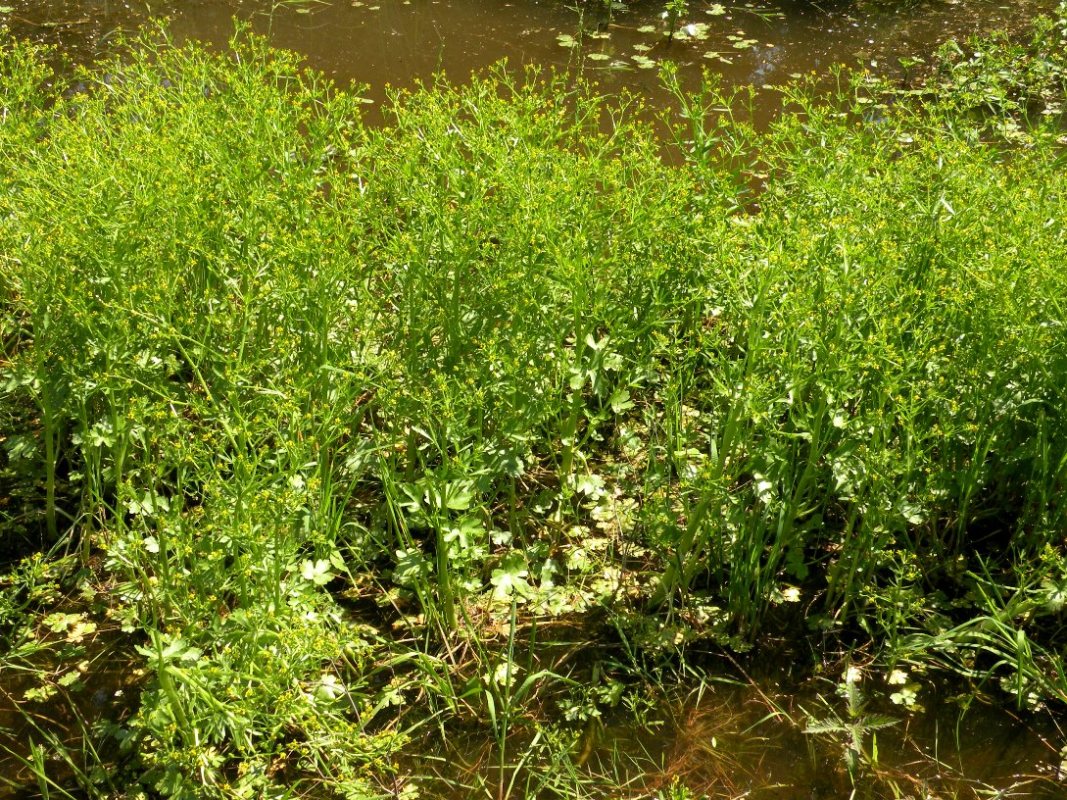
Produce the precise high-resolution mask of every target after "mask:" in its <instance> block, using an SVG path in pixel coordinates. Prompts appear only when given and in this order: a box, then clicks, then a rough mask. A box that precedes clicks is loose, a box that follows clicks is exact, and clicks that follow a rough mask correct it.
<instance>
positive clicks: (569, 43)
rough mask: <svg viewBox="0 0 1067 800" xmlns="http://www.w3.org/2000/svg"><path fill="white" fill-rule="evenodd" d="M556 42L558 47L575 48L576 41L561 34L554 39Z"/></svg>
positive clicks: (565, 34)
mask: <svg viewBox="0 0 1067 800" xmlns="http://www.w3.org/2000/svg"><path fill="white" fill-rule="evenodd" d="M556 41H557V42H558V43H559V45H560V47H577V46H578V40H577V39H575V38H574V37H573V36H571V35H570V34H569V33H561V34H560V35H559V36H557V37H556Z"/></svg>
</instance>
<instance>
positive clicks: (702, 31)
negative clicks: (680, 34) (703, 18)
mask: <svg viewBox="0 0 1067 800" xmlns="http://www.w3.org/2000/svg"><path fill="white" fill-rule="evenodd" d="M710 29H711V26H710V25H708V23H706V22H691V23H689V24H688V25H686V26H685V27H683V28H682V30H683V31H685V35H686V36H687V37H688V38H690V39H696V40H698V41H700V40H703V39H707V38H708V31H709V30H710ZM675 35H677V34H675Z"/></svg>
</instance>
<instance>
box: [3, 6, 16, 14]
mask: <svg viewBox="0 0 1067 800" xmlns="http://www.w3.org/2000/svg"><path fill="white" fill-rule="evenodd" d="M14 10H15V8H14V7H13V6H0V14H10V13H11V12H12V11H14Z"/></svg>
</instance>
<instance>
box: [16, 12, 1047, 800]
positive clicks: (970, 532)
mask: <svg viewBox="0 0 1067 800" xmlns="http://www.w3.org/2000/svg"><path fill="white" fill-rule="evenodd" d="M39 63H40V61H39V57H38V55H37V54H35V53H34V52H33V50H32V49H31V48H29V47H27V46H24V45H19V44H13V43H10V42H3V43H2V44H0V65H2V66H3V78H2V81H0V112H2V113H0V176H2V180H3V191H2V193H0V254H2V255H0V290H2V291H3V298H4V311H3V317H2V319H3V325H4V328H3V345H4V359H5V365H6V372H7V374H8V376H9V377H8V379H7V380H6V382H5V385H4V392H5V394H4V398H5V402H4V407H3V408H4V412H3V415H2V416H0V420H2V421H3V423H4V425H5V426H6V427H5V430H4V432H3V436H4V437H5V438H6V441H5V446H6V447H7V458H8V459H9V462H8V463H11V462H10V459H12V457H13V456H14V455H15V454H17V455H18V458H19V459H20V460H21V461H20V463H21V465H22V466H21V467H20V469H21V470H22V472H21V473H19V474H22V475H24V476H29V477H28V478H26V477H24V478H21V479H20V480H23V481H28V482H29V484H30V485H31V486H32V489H33V491H32V492H30V495H29V496H35V497H36V498H37V501H36V502H37V505H38V506H39V508H40V515H39V519H37V520H36V521H35V524H36V525H37V526H38V528H39V530H40V531H42V532H43V535H44V540H45V541H49V542H51V541H54V540H56V539H60V540H61V541H69V542H71V543H77V544H78V545H79V547H78V548H77V549H76V552H77V557H78V558H80V560H81V563H82V565H83V566H84V567H85V568H87V569H92V570H96V571H97V572H98V573H100V574H101V575H104V576H106V577H107V580H109V581H110V583H111V586H113V593H112V597H113V606H112V607H111V609H110V610H109V612H108V613H109V614H110V615H111V616H113V617H115V618H117V619H118V620H120V622H121V624H123V625H124V626H125V628H126V629H127V630H129V631H131V632H132V635H133V636H134V638H135V640H134V641H133V642H132V643H131V644H132V645H133V646H134V647H136V652H137V653H138V654H139V656H140V658H141V659H142V660H143V663H144V665H145V668H146V669H147V671H148V675H149V680H148V683H147V685H146V687H145V690H144V692H143V694H142V698H141V704H140V710H139V712H138V714H137V715H136V717H135V718H134V719H133V720H132V721H131V722H129V723H128V724H127V725H125V726H124V728H123V730H122V731H121V732H120V734H119V739H120V740H121V741H122V742H123V743H124V746H125V748H126V752H127V754H128V762H129V763H128V769H129V771H130V774H131V775H132V776H134V778H131V779H136V780H137V781H139V782H140V783H141V784H142V785H143V786H144V787H146V788H148V789H151V790H153V791H155V792H158V793H161V794H163V795H165V796H175V797H181V796H191V793H193V792H201V793H204V794H205V795H206V796H218V797H228V796H248V795H249V794H252V795H254V794H256V793H260V794H262V793H266V792H269V791H273V790H274V789H276V788H277V787H279V786H283V785H284V786H289V787H294V788H293V790H294V791H302V790H303V789H304V788H306V787H308V786H310V785H312V784H315V785H319V786H322V787H326V788H328V789H329V790H332V791H334V792H336V793H338V794H339V795H342V796H364V795H366V794H371V793H374V792H375V791H377V790H378V789H380V788H381V787H382V786H390V785H393V786H394V787H395V786H396V785H400V784H401V783H403V782H404V776H403V775H398V774H397V773H396V769H397V768H396V767H395V766H394V764H393V759H394V757H395V756H396V755H397V753H399V752H401V751H402V750H403V748H404V747H405V744H406V743H408V742H409V741H413V740H414V741H417V740H418V736H420V735H421V730H420V729H421V728H422V727H423V726H426V725H430V724H432V725H435V726H436V727H437V728H438V730H439V731H441V732H442V735H445V734H444V732H446V731H447V730H448V727H449V725H451V724H454V723H455V722H456V721H457V720H460V719H469V718H470V717H471V716H472V715H474V716H476V715H477V713H478V710H479V709H485V710H486V713H487V715H488V716H487V719H490V721H491V727H492V729H493V730H492V733H493V735H494V736H495V738H496V739H497V752H498V753H499V754H500V757H499V759H498V761H499V763H498V764H497V765H496V767H495V768H496V770H497V773H496V774H497V775H498V776H499V777H500V779H499V781H498V782H497V790H498V793H499V794H501V795H502V796H503V795H505V794H508V793H511V792H513V791H515V792H517V791H519V790H518V789H516V788H514V787H517V786H520V785H521V782H520V781H519V779H518V778H517V777H516V773H514V772H511V773H509V772H508V769H509V765H508V764H507V763H505V762H506V761H507V752H508V742H509V736H510V735H511V734H512V733H513V732H516V731H520V729H521V731H520V732H524V733H530V736H529V737H528V738H527V739H526V741H528V742H532V744H530V745H529V746H528V747H527V748H526V749H525V750H524V751H523V752H522V754H521V755H516V758H519V759H520V760H521V763H522V764H523V765H525V766H527V767H530V764H531V762H532V761H533V760H538V761H539V762H540V763H542V764H550V765H553V766H552V767H551V769H552V771H553V775H554V776H555V777H554V778H553V780H557V781H558V780H571V781H572V782H573V783H574V785H575V786H576V787H577V786H578V785H580V784H581V783H582V782H583V780H585V778H583V775H582V772H581V760H580V758H578V757H577V756H576V755H575V754H574V752H573V750H574V741H573V740H574V737H570V738H568V737H567V736H565V735H562V734H560V733H559V732H558V731H556V732H555V733H550V732H549V730H550V729H549V728H547V727H539V726H541V723H542V721H543V719H542V718H541V717H540V715H541V714H543V713H544V709H545V708H546V707H547V706H550V705H551V703H552V702H554V701H552V700H551V699H549V698H550V696H551V695H552V693H553V691H562V690H563V688H565V687H573V683H574V682H575V680H576V678H575V677H573V676H571V675H568V674H567V670H563V669H561V668H558V666H553V668H552V669H547V668H542V669H538V668H535V658H534V652H535V650H536V644H535V643H534V639H535V638H536V637H534V636H532V635H531V637H530V638H531V644H530V645H529V648H530V651H531V652H530V653H528V654H522V653H518V652H516V649H515V642H516V641H517V639H516V636H517V631H518V630H519V629H520V628H524V627H525V626H530V628H531V629H532V630H536V629H537V625H538V624H539V622H540V623H545V622H547V621H550V620H551V619H552V618H558V617H566V616H575V615H579V614H582V613H586V612H590V611H592V610H595V609H600V610H603V611H605V612H606V613H605V614H604V615H603V617H602V619H603V620H605V624H604V627H603V631H604V638H605V648H612V649H613V650H614V651H615V652H616V655H615V656H613V659H614V661H615V663H616V664H621V663H628V664H630V665H631V666H630V669H631V670H633V671H639V670H641V669H644V668H648V667H649V666H650V665H655V664H662V663H663V659H664V658H666V659H668V660H669V659H672V658H673V659H676V658H678V657H679V656H681V657H682V658H684V657H685V654H686V652H687V648H689V647H695V646H696V643H697V642H699V641H700V640H702V639H708V640H714V641H715V642H717V643H719V644H720V645H721V644H727V645H729V646H732V647H734V648H736V649H742V648H746V647H749V646H751V645H752V643H753V642H755V641H756V640H757V637H758V635H759V634H760V633H761V632H762V631H765V630H766V629H767V627H768V625H769V622H770V621H771V620H773V619H774V618H775V616H776V614H777V613H778V611H780V610H781V609H782V608H783V607H785V604H787V603H790V602H793V603H801V604H803V608H804V609H805V614H804V619H805V621H806V622H807V623H808V624H809V625H810V626H811V627H813V628H815V629H816V630H818V631H821V632H822V633H825V632H828V631H829V632H833V633H835V634H836V635H837V637H838V641H848V642H851V643H853V644H856V643H857V642H858V643H859V644H860V645H862V646H864V647H866V648H868V649H870V650H871V651H873V652H875V653H876V654H877V655H878V656H879V657H880V658H881V659H882V661H883V662H884V663H885V664H887V665H893V664H895V663H896V662H897V661H903V660H913V661H917V662H932V661H939V662H941V663H944V664H948V665H950V666H951V667H952V668H954V669H956V670H958V671H960V672H963V673H965V674H967V675H972V676H977V675H981V674H990V675H995V676H996V677H1003V678H1004V679H1005V681H1006V685H1008V687H1009V688H1010V689H1011V690H1012V692H1013V693H1014V694H1015V695H1016V696H1017V697H1018V698H1020V701H1021V702H1030V703H1040V702H1048V701H1050V700H1052V699H1058V700H1062V699H1063V697H1064V692H1065V689H1067V682H1065V680H1064V678H1063V676H1064V674H1065V669H1064V666H1063V661H1062V657H1060V656H1058V655H1057V652H1059V650H1060V649H1061V648H1062V641H1061V635H1062V632H1061V631H1059V629H1058V628H1057V627H1056V625H1055V624H1054V622H1053V621H1054V619H1055V615H1056V614H1057V613H1058V609H1059V607H1060V606H1062V595H1063V586H1064V575H1065V574H1067V566H1065V564H1067V561H1065V554H1064V552H1063V543H1062V531H1063V529H1064V527H1065V523H1067V520H1065V508H1064V504H1063V499H1062V498H1063V497H1064V492H1063V488H1064V486H1063V484H1064V479H1065V469H1067V437H1065V428H1064V417H1063V414H1064V398H1063V386H1064V385H1065V381H1064V376H1065V374H1067V353H1065V347H1064V337H1063V334H1062V325H1063V319H1062V310H1063V301H1064V297H1065V287H1064V279H1063V277H1062V270H1061V269H1060V265H1061V264H1062V263H1063V260H1064V257H1065V256H1067V252H1065V250H1067V237H1065V236H1064V231H1063V224H1062V222H1061V220H1063V219H1064V218H1065V214H1064V211H1065V209H1064V207H1063V204H1064V200H1063V198H1064V192H1063V189H1064V186H1063V182H1064V178H1063V174H1064V172H1063V169H1062V166H1063V163H1062V156H1061V154H1060V151H1059V150H1058V149H1056V147H1055V146H1053V143H1052V142H1053V136H1052V135H1046V134H1047V133H1048V130H1047V129H1035V130H1034V132H1033V133H1034V135H1033V136H1032V137H1031V139H1030V140H1029V143H1030V146H1029V147H1028V148H1026V149H1017V150H1014V151H1010V150H1008V149H1006V148H1005V147H1003V146H991V145H988V144H983V143H982V142H981V141H980V138H979V135H978V131H980V130H981V129H982V128H981V126H982V125H984V124H985V123H984V121H983V120H973V119H971V118H969V117H968V116H967V115H966V114H964V113H962V112H961V111H960V107H959V105H958V103H957V104H956V105H954V104H953V103H954V101H953V100H952V98H951V97H948V98H947V99H944V100H943V101H942V100H939V99H937V98H936V97H935V98H932V99H929V100H928V102H927V103H926V105H925V106H924V107H923V108H922V109H921V111H920V112H916V111H914V110H913V109H912V108H910V107H909V106H907V105H896V106H892V107H888V108H885V109H884V113H882V114H881V115H880V116H879V117H878V119H877V120H875V119H872V118H871V117H870V115H868V114H866V111H865V110H866V109H867V108H868V107H869V105H870V103H869V102H868V101H869V100H870V98H871V96H872V89H871V87H870V86H869V85H867V84H865V83H864V82H863V80H862V78H858V79H857V80H856V81H855V82H851V81H849V80H848V79H847V76H844V75H843V76H842V78H841V86H840V89H839V91H838V92H837V94H835V95H833V96H831V97H829V98H826V97H823V98H822V99H820V100H818V101H816V100H814V99H813V97H814V93H813V92H812V90H811V89H810V88H804V87H796V86H794V87H789V88H787V89H786V90H785V92H784V103H785V106H786V108H787V111H786V113H783V114H782V116H780V117H779V120H778V122H776V123H775V124H774V125H773V126H772V127H771V129H770V130H768V131H766V132H762V133H758V132H756V131H754V130H752V129H750V128H747V127H745V126H743V125H741V124H740V123H738V122H737V121H736V120H735V119H733V118H732V117H731V116H730V114H729V109H730V108H731V103H736V102H737V101H736V99H733V100H731V99H730V98H726V97H723V96H722V95H721V93H719V92H718V91H717V90H716V88H715V86H714V85H713V84H711V83H708V84H706V85H705V86H704V87H703V89H702V90H701V91H700V92H698V93H696V94H686V93H682V92H680V91H679V92H677V95H678V96H677V101H678V105H679V110H680V111H681V112H682V114H683V120H682V122H683V123H684V125H682V126H681V127H680V129H679V141H680V142H681V143H682V144H683V145H684V146H685V148H686V150H687V153H688V159H687V160H686V161H685V163H684V164H678V165H675V166H670V165H668V164H666V163H664V160H663V159H662V158H661V155H662V142H660V141H659V140H657V138H656V137H655V136H654V135H653V133H652V132H651V131H650V130H649V129H648V128H646V127H645V126H643V125H642V124H640V123H638V122H636V121H635V118H636V116H637V115H636V111H637V110H638V109H639V106H638V103H637V102H636V101H635V100H633V99H632V98H617V99H615V100H613V101H612V102H610V103H609V102H607V101H605V100H604V99H601V98H597V97H596V96H594V95H593V94H592V93H591V92H590V91H589V90H588V89H586V88H582V87H579V88H577V89H574V88H568V85H567V83H566V82H565V81H564V80H563V79H561V78H555V77H549V76H544V75H539V74H537V73H536V72H534V73H530V74H527V75H526V76H524V77H523V76H519V77H516V76H514V75H510V74H508V73H506V72H504V71H503V70H501V71H498V72H494V73H493V74H491V75H489V76H487V77H482V78H476V79H474V80H473V81H472V82H471V83H470V84H469V85H467V86H464V87H456V86H454V85H451V84H449V83H447V82H444V81H441V82H438V83H436V84H434V85H432V86H429V87H422V88H419V89H417V90H415V91H412V92H407V93H402V94H397V95H396V96H394V97H393V99H392V101H391V103H390V105H389V107H388V109H387V110H386V117H387V120H388V121H387V124H386V126H385V127H382V128H369V127H367V126H365V125H364V124H363V123H362V121H361V117H360V108H361V101H360V98H359V95H358V91H356V90H354V89H339V88H338V87H335V86H333V85H332V84H330V83H329V82H328V81H326V80H325V79H324V78H323V77H322V76H320V75H318V74H316V73H314V72H311V71H308V70H305V69H304V68H303V66H302V65H301V64H300V62H299V60H298V59H297V58H295V57H294V56H292V55H289V54H286V53H281V52H278V51H274V50H271V49H269V48H268V47H266V45H265V44H264V43H263V42H262V41H260V40H258V39H255V38H254V37H251V36H249V35H248V34H247V33H243V32H242V33H240V34H239V35H238V36H237V38H236V39H235V40H234V42H233V44H232V49H231V50H230V51H229V52H227V53H226V54H223V55H219V54H211V53H208V52H206V51H205V50H204V49H202V48H200V47H198V46H195V45H190V46H187V47H182V48H178V47H175V46H173V45H171V44H170V43H168V42H167V41H166V40H165V38H164V39H161V38H158V37H157V38H148V39H146V40H145V41H144V42H142V43H141V44H140V46H138V47H136V48H131V50H130V54H129V56H127V57H126V58H125V59H124V60H123V61H121V62H116V63H113V64H110V65H107V66H105V67H103V68H101V69H99V70H97V71H94V72H89V73H86V74H84V75H81V76H80V79H81V80H82V81H83V82H85V84H86V85H87V86H88V87H89V88H88V91H87V92H85V93H83V94H79V95H76V96H66V95H64V94H63V93H62V91H60V90H58V89H55V88H50V86H49V84H48V82H47V81H46V78H47V76H46V74H45V72H44V71H43V68H41V67H39V66H38V64H39ZM724 109H725V110H726V111H725V112H724V111H723V110H724ZM798 109H799V110H798ZM754 188H758V190H759V191H758V193H757V194H753V189H754ZM5 474H8V473H5ZM11 474H14V473H11ZM34 493H36V494H34ZM16 524H18V525H25V524H28V523H27V521H26V520H25V519H24V518H22V517H20V518H19V519H18V520H15V519H14V518H13V517H10V516H9V517H5V528H4V535H5V536H6V535H8V531H10V530H14V526H15V525H16ZM63 536H69V537H70V538H69V539H67V540H63V539H62V537H63ZM27 574H28V572H27ZM17 591H20V589H13V590H12V594H11V595H10V598H12V599H7V597H8V596H7V595H5V601H4V605H3V606H0V609H5V610H7V609H15V610H17V614H30V613H35V612H33V611H31V610H29V609H28V607H27V606H26V605H25V604H24V603H23V601H22V600H21V599H18V600H16V599H14V598H15V594H14V593H15V592H17ZM11 613H12V614H16V611H11ZM608 631H610V632H611V633H607V632H608ZM502 642H503V644H501V643H502ZM618 652H622V653H624V654H625V658H621V657H618V656H617V653H618ZM576 669H577V668H576ZM597 670H599V667H597V668H596V669H595V670H593V672H592V674H597V675H599V672H597ZM617 671H619V672H622V671H623V670H622V669H621V668H619V669H618V670H617ZM1038 676H1042V677H1040V679H1039V678H1038ZM1049 676H1051V677H1049ZM594 683H595V684H596V685H595V686H591V687H589V691H588V692H587V693H586V694H587V695H588V697H587V698H586V700H585V701H583V702H584V703H585V705H586V706H588V705H589V704H590V703H592V705H591V706H589V708H591V709H593V710H589V708H587V709H586V712H587V713H586V712H583V713H586V716H587V717H590V718H592V717H594V716H595V714H594V711H595V710H596V707H597V703H600V702H602V701H603V702H604V703H606V702H609V700H610V702H618V692H616V691H615V689H616V688H619V689H620V691H621V687H622V684H621V683H619V682H618V681H616V680H615V679H614V678H612V679H611V680H610V681H607V682H605V683H604V684H603V686H601V685H600V684H599V683H598V682H597V681H594ZM535 698H537V699H536V701H535ZM589 698H593V699H591V700H590V699H589ZM584 707H585V706H583V708H584ZM94 752H95V751H94ZM564 763H566V764H569V765H570V766H569V767H568V768H567V769H564V768H562V767H561V766H560V765H561V764H564ZM86 774H90V773H86ZM504 776H508V777H507V778H506V780H505V777H504ZM561 776H562V777H561ZM546 780H547V779H546ZM391 781H392V782H393V783H390V782H391ZM376 782H377V783H376ZM530 785H533V784H530ZM544 785H547V784H544ZM194 787H196V788H194ZM575 791H577V789H576V790H575ZM242 793H243V794H242Z"/></svg>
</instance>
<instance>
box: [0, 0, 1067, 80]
mask: <svg viewBox="0 0 1067 800" xmlns="http://www.w3.org/2000/svg"><path fill="white" fill-rule="evenodd" d="M1054 6H1055V0H1015V1H1014V2H1010V3H1009V2H1002V3H998V2H991V1H990V0H904V1H903V2H900V1H896V2H895V1H894V0H880V1H876V2H871V0H828V2H823V3H815V2H808V1H806V0H755V1H754V2H750V3H730V2H723V3H717V2H708V0H693V2H691V3H690V4H689V12H688V14H687V15H685V16H684V17H682V18H679V19H678V21H677V23H676V25H675V28H676V34H675V36H674V38H673V40H669V39H668V37H667V32H668V29H669V22H668V20H667V19H665V18H664V12H663V5H662V3H661V2H657V1H656V0H652V1H651V2H649V1H646V0H640V1H639V2H633V3H630V4H624V3H615V4H614V5H612V6H610V7H609V6H607V5H604V4H598V3H586V4H577V3H575V2H567V0H511V1H510V2H504V1H503V0H276V2H273V3H272V2H270V0H3V2H2V3H0V7H2V8H4V9H7V10H5V11H4V12H2V13H0V25H2V26H6V27H8V28H9V29H10V30H11V31H13V32H14V33H15V34H16V35H17V36H20V37H30V38H33V39H36V40H40V41H47V42H50V43H53V44H56V45H58V46H59V47H60V48H61V49H62V50H64V51H66V52H67V53H68V54H69V55H70V56H71V57H72V58H73V60H75V61H87V60H92V59H94V58H96V57H99V56H100V55H102V54H104V53H106V52H107V51H108V49H109V46H110V45H111V43H112V42H114V41H115V39H116V34H117V33H119V32H127V33H128V32H132V31H135V30H136V29H137V28H138V26H140V25H142V24H143V23H144V22H145V21H147V20H148V19H150V18H153V17H157V18H166V19H167V20H169V23H170V28H171V30H172V32H173V33H174V35H175V36H176V38H177V39H179V40H184V39H187V38H196V39H200V40H204V41H208V42H213V43H224V42H225V41H226V40H227V38H228V37H229V36H230V35H231V33H232V31H233V19H234V18H238V19H242V20H247V21H250V22H251V23H252V25H253V26H254V28H255V29H256V30H257V31H259V32H261V33H264V34H268V35H269V36H270V37H271V40H272V41H273V42H274V43H275V44H277V45H279V46H282V47H285V48H289V49H293V50H296V51H299V52H301V53H303V54H305V55H306V56H307V58H308V61H309V62H310V63H311V64H312V65H313V66H314V67H316V68H318V69H321V70H323V71H325V72H326V73H328V74H330V75H331V76H333V77H335V78H336V79H338V80H339V81H342V82H346V81H349V80H353V81H356V82H357V83H360V84H366V85H367V86H368V87H370V88H369V93H370V96H371V97H372V98H375V99H379V100H380V99H381V98H382V97H383V96H384V87H385V86H386V85H393V86H404V87H406V86H411V85H413V84H414V83H415V82H416V81H419V80H426V79H429V78H430V77H431V76H432V75H433V74H434V73H435V72H437V71H444V72H445V74H447V75H448V76H450V77H451V78H452V79H454V80H463V79H465V78H466V77H467V76H468V75H469V74H470V73H471V72H472V71H479V70H483V69H485V68H486V67H488V66H489V65H491V64H493V63H495V62H497V61H500V60H502V59H507V60H508V63H509V64H510V65H511V66H513V67H514V66H517V65H523V64H539V65H550V66H553V67H561V68H567V69H570V70H573V71H575V72H580V73H582V74H584V75H585V76H586V77H590V78H593V79H595V80H596V81H598V82H599V83H600V84H601V85H602V87H603V88H604V89H606V90H609V91H611V90H618V89H621V88H624V87H625V88H628V89H630V90H633V91H636V92H639V93H645V94H648V95H650V96H651V97H652V98H654V99H655V98H662V97H664V95H663V93H662V92H661V91H660V88H659V78H658V75H657V73H658V70H657V69H656V67H657V66H658V65H659V64H660V63H662V62H664V61H672V62H674V63H677V64H678V65H679V68H680V70H681V72H682V74H683V77H684V78H685V79H687V80H689V81H693V80H694V79H695V78H696V76H697V75H699V73H700V70H701V69H705V68H706V69H709V70H711V71H712V72H715V73H718V74H720V75H721V76H722V80H723V82H724V84H726V85H728V86H729V85H742V84H754V85H756V86H763V85H765V84H773V83H783V82H785V81H787V80H789V78H790V76H795V75H799V74H801V73H810V72H815V73H817V74H824V73H826V72H827V71H828V70H829V69H830V68H831V67H832V66H833V65H835V64H839V63H845V64H850V65H852V64H856V63H862V64H863V65H865V66H866V67H868V68H871V69H873V70H875V71H879V72H889V73H893V74H900V73H901V67H900V59H902V58H904V59H911V58H917V59H924V60H929V58H930V56H931V54H932V53H933V52H934V51H935V50H936V48H937V47H938V46H939V45H940V44H941V43H943V42H944V41H945V40H946V39H948V38H953V37H955V38H965V37H967V36H969V35H972V34H975V33H980V32H983V31H989V30H992V29H996V28H1013V27H1019V26H1023V25H1025V24H1026V23H1027V22H1028V21H1029V20H1030V19H1032V17H1033V16H1034V15H1035V14H1037V13H1040V12H1044V11H1049V10H1051V9H1052V8H1053V7H1054Z"/></svg>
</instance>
